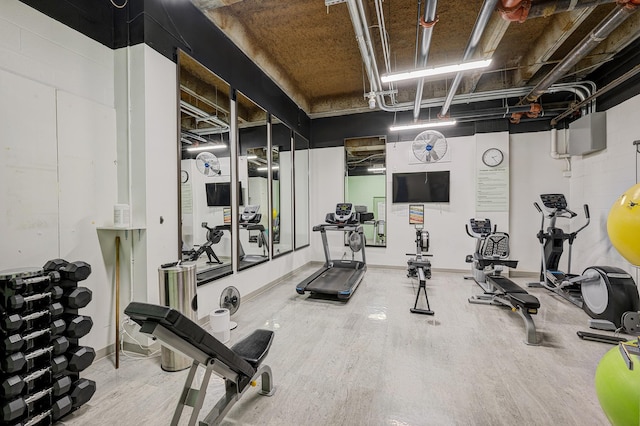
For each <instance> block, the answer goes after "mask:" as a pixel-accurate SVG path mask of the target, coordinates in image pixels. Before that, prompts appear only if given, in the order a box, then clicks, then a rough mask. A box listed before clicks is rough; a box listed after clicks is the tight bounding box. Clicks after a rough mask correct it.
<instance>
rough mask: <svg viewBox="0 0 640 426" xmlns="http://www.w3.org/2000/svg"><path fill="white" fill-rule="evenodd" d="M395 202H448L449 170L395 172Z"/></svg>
mask: <svg viewBox="0 0 640 426" xmlns="http://www.w3.org/2000/svg"><path fill="white" fill-rule="evenodd" d="M393 202H394V203H448V202H449V171H448V170H447V171H442V172H420V173H394V174H393Z"/></svg>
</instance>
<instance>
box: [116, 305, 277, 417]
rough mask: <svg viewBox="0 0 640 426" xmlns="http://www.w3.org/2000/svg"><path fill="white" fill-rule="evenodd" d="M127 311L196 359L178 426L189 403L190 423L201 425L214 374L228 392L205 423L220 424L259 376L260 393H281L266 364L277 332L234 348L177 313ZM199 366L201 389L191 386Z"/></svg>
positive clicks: (147, 308) (258, 334)
mask: <svg viewBox="0 0 640 426" xmlns="http://www.w3.org/2000/svg"><path fill="white" fill-rule="evenodd" d="M124 312H125V314H127V315H128V316H129V317H130V318H131V319H132V320H133V321H135V322H136V323H138V324H139V325H140V327H141V329H140V331H141V332H142V333H145V334H150V335H153V336H154V337H155V338H157V339H158V340H159V341H160V342H161V343H162V344H163V345H164V346H167V347H169V348H171V349H172V350H175V351H177V352H180V353H183V354H184V355H186V356H188V357H190V358H192V359H193V364H192V365H191V369H190V370H189V374H188V375H187V380H186V382H185V386H184V389H183V390H182V394H181V396H180V400H179V401H178V405H177V407H176V410H175V412H174V414H173V419H172V420H171V425H172V426H173V425H177V424H178V422H179V420H180V417H181V416H182V410H183V409H184V406H185V405H187V406H189V407H193V410H192V412H191V417H190V418H189V423H188V424H189V425H190V426H191V425H196V422H197V420H198V415H199V413H200V409H201V408H202V404H203V402H204V398H205V394H206V391H207V386H208V384H209V379H210V377H211V373H212V372H213V373H216V374H217V375H218V376H220V377H222V378H223V379H225V394H224V395H223V396H222V397H221V398H220V400H218V402H217V403H216V405H215V406H214V407H213V408H212V409H211V411H210V412H209V413H208V414H207V416H206V417H205V418H204V420H202V421H200V422H199V424H200V425H206V426H209V425H217V424H219V423H220V422H221V421H222V419H223V418H224V416H225V415H226V414H227V412H229V410H230V409H231V408H232V407H233V405H234V404H235V403H236V402H237V401H238V400H239V399H240V397H241V396H242V394H243V393H244V392H245V391H246V390H247V389H248V387H249V385H251V386H255V385H256V382H257V379H258V378H259V377H261V378H262V379H261V382H262V389H261V391H260V394H262V395H267V396H271V395H273V393H274V392H275V388H274V386H273V382H272V374H271V368H269V366H267V365H261V364H262V361H263V360H264V358H265V357H266V356H267V353H268V352H269V348H270V347H271V343H272V342H273V331H269V330H256V331H254V332H253V333H252V334H250V335H249V336H248V337H246V338H245V339H243V340H241V341H240V342H238V343H236V344H235V345H234V346H233V347H231V348H228V347H227V346H225V345H224V344H223V343H222V342H220V341H219V340H217V339H216V338H215V337H213V336H212V335H211V334H209V333H208V332H207V331H206V330H205V329H203V328H202V327H200V326H199V325H198V324H196V323H195V322H193V321H191V320H190V319H189V318H187V317H185V316H184V315H182V314H181V313H180V312H178V311H176V310H175V309H172V308H169V307H166V306H159V305H152V304H148V303H139V302H131V303H130V304H129V306H127V307H126V309H125V310H124ZM199 365H202V366H203V367H204V368H205V374H204V377H203V378H202V385H201V386H200V388H199V389H195V388H192V387H191V385H192V384H193V380H194V378H195V374H196V371H197V369H198V366H199Z"/></svg>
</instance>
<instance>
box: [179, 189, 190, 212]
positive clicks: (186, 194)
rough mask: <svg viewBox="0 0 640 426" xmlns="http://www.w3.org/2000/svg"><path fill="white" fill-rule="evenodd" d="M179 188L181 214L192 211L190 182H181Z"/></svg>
mask: <svg viewBox="0 0 640 426" xmlns="http://www.w3.org/2000/svg"><path fill="white" fill-rule="evenodd" d="M180 190H181V196H182V214H192V213H193V193H192V192H191V184H190V183H183V184H182V187H181V188H180Z"/></svg>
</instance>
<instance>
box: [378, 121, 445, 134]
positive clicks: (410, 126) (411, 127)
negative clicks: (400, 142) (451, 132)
mask: <svg viewBox="0 0 640 426" xmlns="http://www.w3.org/2000/svg"><path fill="white" fill-rule="evenodd" d="M454 124H456V120H449V121H429V122H424V123H411V124H395V125H393V126H391V127H389V131H391V132H397V131H400V130H414V129H429V128H433V127H446V126H453V125H454Z"/></svg>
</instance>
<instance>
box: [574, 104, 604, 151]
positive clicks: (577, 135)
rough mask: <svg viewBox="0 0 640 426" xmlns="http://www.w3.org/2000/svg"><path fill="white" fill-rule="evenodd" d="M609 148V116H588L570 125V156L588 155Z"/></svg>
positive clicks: (600, 113) (593, 114)
mask: <svg viewBox="0 0 640 426" xmlns="http://www.w3.org/2000/svg"><path fill="white" fill-rule="evenodd" d="M606 147H607V115H606V113H605V112H594V113H591V114H587V115H585V116H584V117H581V118H579V119H577V120H576V121H574V122H573V123H571V124H569V154H570V155H586V154H590V153H592V152H596V151H602V150H603V149H605V148H606Z"/></svg>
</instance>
